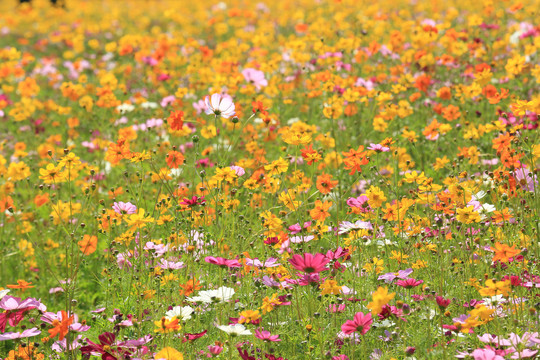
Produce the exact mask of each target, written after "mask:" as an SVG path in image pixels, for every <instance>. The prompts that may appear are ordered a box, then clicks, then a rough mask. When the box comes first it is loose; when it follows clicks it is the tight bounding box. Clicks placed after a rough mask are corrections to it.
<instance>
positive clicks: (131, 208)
mask: <svg viewBox="0 0 540 360" xmlns="http://www.w3.org/2000/svg"><path fill="white" fill-rule="evenodd" d="M112 208H113V210H114V212H115V213H117V214H119V215H124V214H128V215H129V214H135V213H136V212H137V207H136V206H135V205H133V204H132V203H130V202H127V203H125V202H122V201H119V202H116V201H115V202H114V204H113V206H112Z"/></svg>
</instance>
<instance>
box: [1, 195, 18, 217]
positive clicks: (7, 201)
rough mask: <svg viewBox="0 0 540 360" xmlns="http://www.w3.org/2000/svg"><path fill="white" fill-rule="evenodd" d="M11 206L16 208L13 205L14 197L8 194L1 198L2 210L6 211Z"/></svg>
mask: <svg viewBox="0 0 540 360" xmlns="http://www.w3.org/2000/svg"><path fill="white" fill-rule="evenodd" d="M9 208H13V209H14V208H15V207H14V206H13V199H12V198H11V196H6V197H4V198H2V199H0V212H2V213H3V212H5V211H6V210H7V209H9Z"/></svg>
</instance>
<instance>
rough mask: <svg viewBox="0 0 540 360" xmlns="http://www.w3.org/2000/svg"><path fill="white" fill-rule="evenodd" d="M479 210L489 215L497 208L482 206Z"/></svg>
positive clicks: (488, 205) (487, 205) (489, 205)
mask: <svg viewBox="0 0 540 360" xmlns="http://www.w3.org/2000/svg"><path fill="white" fill-rule="evenodd" d="M481 210H482V212H486V213H490V212H493V211H495V210H497V208H496V207H495V206H493V205H491V204H483V205H482V209H481Z"/></svg>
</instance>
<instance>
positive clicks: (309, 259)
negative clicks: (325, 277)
mask: <svg viewBox="0 0 540 360" xmlns="http://www.w3.org/2000/svg"><path fill="white" fill-rule="evenodd" d="M289 262H290V263H291V265H292V266H293V267H294V268H295V269H297V270H299V271H302V272H305V273H307V274H311V273H320V272H321V271H324V270H326V264H328V263H329V262H330V260H329V259H327V258H326V256H324V255H323V254H315V255H313V254H310V253H305V254H304V255H297V254H295V255H293V256H292V258H291V259H289Z"/></svg>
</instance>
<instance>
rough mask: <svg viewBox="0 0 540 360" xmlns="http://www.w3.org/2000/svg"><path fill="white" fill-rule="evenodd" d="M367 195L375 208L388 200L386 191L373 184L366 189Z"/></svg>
mask: <svg viewBox="0 0 540 360" xmlns="http://www.w3.org/2000/svg"><path fill="white" fill-rule="evenodd" d="M366 196H367V198H368V204H369V206H371V207H372V208H374V209H376V208H379V207H381V205H382V203H383V202H385V201H386V196H384V192H383V191H382V190H381V189H379V188H378V187H376V186H371V187H370V188H369V189H368V190H367V191H366Z"/></svg>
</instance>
